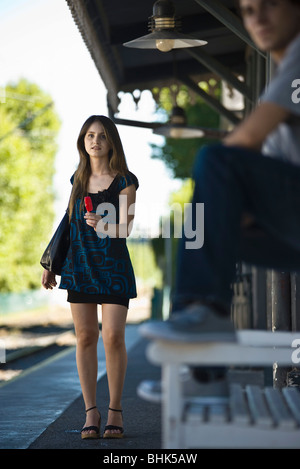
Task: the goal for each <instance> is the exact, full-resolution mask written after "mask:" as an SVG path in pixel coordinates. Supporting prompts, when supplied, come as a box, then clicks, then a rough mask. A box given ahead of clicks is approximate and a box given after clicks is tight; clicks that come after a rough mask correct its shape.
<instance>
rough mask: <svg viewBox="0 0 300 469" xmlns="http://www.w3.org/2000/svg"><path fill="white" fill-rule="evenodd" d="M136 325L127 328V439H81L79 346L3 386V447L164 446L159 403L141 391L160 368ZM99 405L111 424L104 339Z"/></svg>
mask: <svg viewBox="0 0 300 469" xmlns="http://www.w3.org/2000/svg"><path fill="white" fill-rule="evenodd" d="M138 327H139V326H137V325H131V324H130V325H128V326H127V328H126V345H127V351H128V369H127V376H126V382H125V388H124V395H123V416H124V428H125V433H126V438H124V439H122V440H117V441H116V440H107V439H102V438H101V439H100V440H81V437H80V430H81V428H82V426H83V424H84V420H85V414H84V403H83V399H82V394H81V388H80V384H79V379H78V374H77V368H76V359H75V348H71V349H68V350H67V351H64V352H62V353H61V354H59V355H56V356H55V357H54V358H51V359H49V360H47V361H46V362H43V363H42V364H41V365H37V366H36V367H35V368H33V369H31V370H30V371H28V372H24V373H23V374H22V375H21V376H20V377H18V378H16V379H14V380H12V381H10V382H9V383H7V384H5V385H3V386H2V387H1V388H0V402H1V407H0V421H1V425H0V449H99V450H110V449H116V448H118V449H130V450H132V449H151V448H152V449H159V448H160V445H161V433H160V426H161V425H160V424H161V417H160V405H159V404H152V403H148V402H145V401H144V400H142V399H140V398H139V397H138V395H137V387H138V385H139V383H140V382H141V381H143V380H144V379H154V380H159V379H160V376H161V370H160V367H156V366H154V365H151V364H150V363H149V362H148V360H147V358H146V356H145V349H146V347H147V340H145V339H143V338H141V336H140V335H139V333H138ZM98 361H99V364H98V366H99V374H98V389H97V405H98V408H99V410H100V412H101V415H102V431H103V429H104V425H105V423H106V416H107V407H108V386H107V378H106V370H105V359H104V348H103V343H102V340H101V339H100V340H99V344H98Z"/></svg>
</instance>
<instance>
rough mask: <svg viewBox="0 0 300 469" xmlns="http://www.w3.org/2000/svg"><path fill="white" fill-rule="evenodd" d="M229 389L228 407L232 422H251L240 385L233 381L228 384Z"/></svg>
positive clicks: (241, 423)
mask: <svg viewBox="0 0 300 469" xmlns="http://www.w3.org/2000/svg"><path fill="white" fill-rule="evenodd" d="M229 390H230V394H229V408H230V416H231V420H232V422H234V423H237V424H240V425H248V424H249V423H250V422H251V418H250V414H249V408H248V405H247V402H246V397H245V393H244V391H243V388H242V386H241V385H239V384H237V383H233V384H231V385H230V388H229Z"/></svg>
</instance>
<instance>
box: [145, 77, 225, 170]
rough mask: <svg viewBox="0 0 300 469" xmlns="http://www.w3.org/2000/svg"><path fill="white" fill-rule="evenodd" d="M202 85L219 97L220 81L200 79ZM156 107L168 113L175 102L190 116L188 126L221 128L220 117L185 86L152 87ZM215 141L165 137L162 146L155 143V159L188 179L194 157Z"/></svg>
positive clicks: (153, 148)
mask: <svg viewBox="0 0 300 469" xmlns="http://www.w3.org/2000/svg"><path fill="white" fill-rule="evenodd" d="M201 88H203V89H204V90H205V91H206V92H208V93H210V94H212V95H213V96H214V97H215V98H217V99H218V98H219V96H220V84H219V83H218V82H216V80H214V79H211V80H209V82H201ZM153 95H154V96H155V98H156V102H157V109H158V112H159V113H160V114H165V115H166V116H168V115H169V114H170V113H171V110H172V107H173V105H175V102H176V105H178V106H180V107H182V108H183V109H184V110H185V113H186V117H187V125H190V126H201V127H206V128H213V129H218V128H219V125H220V116H219V114H218V113H217V112H216V111H214V110H213V109H212V108H211V107H210V106H209V105H208V104H206V102H205V101H203V99H202V98H201V97H199V96H195V95H191V94H190V93H189V92H188V89H187V87H186V86H181V87H179V88H178V87H177V86H176V85H174V87H171V88H162V89H161V90H157V89H155V90H153ZM207 143H212V139H207V138H205V137H203V138H192V139H174V138H166V139H165V144H164V145H163V146H158V145H155V144H152V145H151V146H152V158H157V159H160V160H162V161H164V163H165V164H166V166H167V167H168V168H169V169H171V170H172V173H173V175H174V177H175V178H182V179H185V178H187V177H190V176H191V173H192V168H193V164H194V160H195V156H196V154H197V152H198V150H199V149H200V148H201V146H203V145H205V144H207Z"/></svg>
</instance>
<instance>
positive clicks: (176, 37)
mask: <svg viewBox="0 0 300 469" xmlns="http://www.w3.org/2000/svg"><path fill="white" fill-rule="evenodd" d="M179 25H180V21H179V20H178V19H177V18H176V17H175V8H174V5H173V2H172V1H170V0H157V1H156V2H155V3H154V5H153V15H152V16H151V17H150V18H149V23H148V28H149V30H150V31H151V33H150V34H147V35H146V36H142V37H140V38H138V39H134V40H133V41H129V42H125V43H124V44H123V46H126V47H133V48H136V49H158V50H160V51H161V52H169V51H170V50H172V49H182V48H185V47H199V46H204V45H205V44H207V41H202V40H200V39H197V38H195V37H192V36H189V35H188V34H187V35H185V34H181V33H180V32H179V31H178V28H179Z"/></svg>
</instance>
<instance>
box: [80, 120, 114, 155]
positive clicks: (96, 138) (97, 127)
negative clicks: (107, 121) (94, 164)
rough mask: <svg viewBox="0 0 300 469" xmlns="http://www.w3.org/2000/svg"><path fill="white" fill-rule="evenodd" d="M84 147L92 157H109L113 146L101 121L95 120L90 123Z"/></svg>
mask: <svg viewBox="0 0 300 469" xmlns="http://www.w3.org/2000/svg"><path fill="white" fill-rule="evenodd" d="M84 147H85V150H86V152H87V153H88V155H89V156H90V158H103V157H108V152H109V150H110V149H111V146H110V145H109V143H108V141H107V138H106V135H105V131H104V127H103V125H102V124H101V122H99V121H95V122H93V123H92V124H91V125H90V127H89V128H88V131H87V133H86V134H85V137H84Z"/></svg>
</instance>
